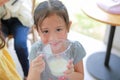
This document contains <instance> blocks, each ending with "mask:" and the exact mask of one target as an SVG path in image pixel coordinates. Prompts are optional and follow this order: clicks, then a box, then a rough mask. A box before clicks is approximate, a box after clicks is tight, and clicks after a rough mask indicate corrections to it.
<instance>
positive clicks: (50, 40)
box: [27, 0, 86, 80]
mask: <svg viewBox="0 0 120 80" xmlns="http://www.w3.org/2000/svg"><path fill="white" fill-rule="evenodd" d="M34 23H35V25H36V29H37V31H38V33H39V36H40V38H41V41H38V42H35V43H34V44H33V45H32V48H31V52H30V55H29V60H30V62H31V65H30V69H29V73H28V77H27V80H84V67H83V60H82V59H83V58H84V56H85V55H86V52H85V50H84V48H83V46H82V45H81V43H80V42H78V41H71V40H68V38H67V36H68V32H69V30H70V26H71V21H70V20H69V16H68V12H67V9H66V7H65V6H64V4H63V3H62V2H61V1H59V0H48V1H43V2H41V3H40V4H39V5H38V6H37V8H36V9H35V12H34ZM63 40H67V41H69V42H70V43H71V44H72V45H71V46H70V49H69V51H68V53H66V55H67V57H70V58H72V59H73V61H71V62H69V63H68V66H67V70H66V71H65V72H64V75H63V76H60V77H56V76H54V75H52V74H51V72H50V68H49V67H48V65H47V63H46V61H45V56H44V55H45V54H44V52H43V53H42V54H41V53H39V54H38V52H37V51H38V50H41V49H42V45H47V44H50V45H51V46H54V48H55V46H57V45H59V44H62V41H63ZM52 49H53V48H52ZM60 50H63V49H62V47H61V49H60ZM52 54H58V53H54V51H53V53H52ZM38 55H39V56H38ZM58 65H59V63H58Z"/></svg>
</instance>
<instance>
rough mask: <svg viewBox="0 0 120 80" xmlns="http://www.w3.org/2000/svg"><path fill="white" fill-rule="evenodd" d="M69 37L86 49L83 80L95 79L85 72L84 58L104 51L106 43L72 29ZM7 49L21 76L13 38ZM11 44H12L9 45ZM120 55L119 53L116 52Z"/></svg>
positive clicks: (116, 51)
mask: <svg viewBox="0 0 120 80" xmlns="http://www.w3.org/2000/svg"><path fill="white" fill-rule="evenodd" d="M69 39H71V40H78V41H80V42H81V44H82V45H83V47H84V48H85V50H86V53H87V55H86V57H85V58H84V60H83V61H84V71H85V79H84V80H97V79H95V78H93V77H92V76H91V75H90V74H89V73H88V72H87V69H86V60H87V58H88V57H89V55H91V54H92V53H94V52H97V51H105V50H106V45H105V44H104V43H103V42H101V41H98V40H95V39H93V38H91V37H87V36H84V35H81V34H78V33H76V32H73V31H70V33H69ZM9 45H10V46H9V51H10V53H11V55H12V57H13V59H14V61H15V63H16V67H17V70H18V72H19V74H20V75H21V76H23V72H22V69H21V66H20V64H19V61H18V59H17V57H16V54H15V51H14V47H13V39H12V40H10V41H9ZM11 45H12V46H11ZM28 46H29V49H30V46H31V44H30V41H29V40H28ZM112 52H113V53H116V54H117V53H119V52H120V51H118V50H116V49H112ZM118 55H120V54H118Z"/></svg>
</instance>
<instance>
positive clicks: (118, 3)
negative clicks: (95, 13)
mask: <svg viewBox="0 0 120 80" xmlns="http://www.w3.org/2000/svg"><path fill="white" fill-rule="evenodd" d="M97 5H98V7H100V8H101V9H102V10H104V11H106V12H108V13H111V14H120V0H99V1H97Z"/></svg>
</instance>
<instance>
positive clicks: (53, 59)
mask: <svg viewBox="0 0 120 80" xmlns="http://www.w3.org/2000/svg"><path fill="white" fill-rule="evenodd" d="M70 46H71V43H70V42H68V41H61V43H60V44H59V45H57V46H56V47H55V46H52V45H50V44H49V45H47V48H46V47H45V49H44V52H46V53H47V54H46V61H47V63H48V66H49V68H50V70H51V73H52V74H53V75H54V76H57V77H59V76H62V75H64V72H65V71H66V70H67V65H68V61H69V60H70V59H69V58H68V57H67V56H66V52H67V50H69V48H70ZM49 48H50V49H49ZM45 50H48V51H45ZM48 52H49V53H48ZM53 52H55V53H53Z"/></svg>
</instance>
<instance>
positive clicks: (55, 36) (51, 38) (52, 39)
mask: <svg viewBox="0 0 120 80" xmlns="http://www.w3.org/2000/svg"><path fill="white" fill-rule="evenodd" d="M54 40H57V34H56V33H51V34H50V36H49V41H54Z"/></svg>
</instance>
